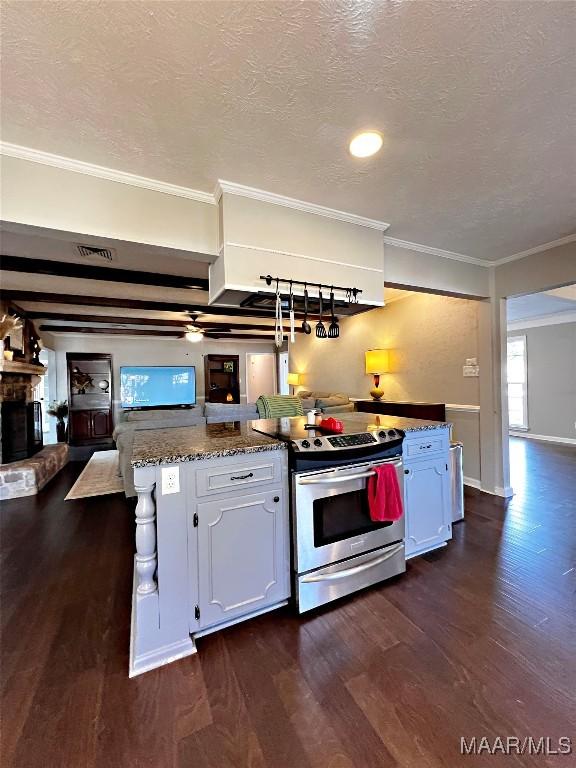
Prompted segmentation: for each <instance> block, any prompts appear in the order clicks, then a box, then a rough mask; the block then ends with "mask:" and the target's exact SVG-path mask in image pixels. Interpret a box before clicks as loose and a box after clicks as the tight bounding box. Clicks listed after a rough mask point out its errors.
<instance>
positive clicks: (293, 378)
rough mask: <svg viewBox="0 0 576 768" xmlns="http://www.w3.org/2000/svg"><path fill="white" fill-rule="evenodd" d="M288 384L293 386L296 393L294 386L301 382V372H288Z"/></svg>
mask: <svg viewBox="0 0 576 768" xmlns="http://www.w3.org/2000/svg"><path fill="white" fill-rule="evenodd" d="M288 384H289V385H290V386H291V387H292V394H295V390H294V387H297V386H298V385H299V384H300V374H299V373H289V374H288Z"/></svg>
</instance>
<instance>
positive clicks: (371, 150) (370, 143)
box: [350, 131, 384, 157]
mask: <svg viewBox="0 0 576 768" xmlns="http://www.w3.org/2000/svg"><path fill="white" fill-rule="evenodd" d="M383 141H384V139H383V138H382V134H381V133H379V132H378V131H363V132H362V133H357V134H356V136H354V138H353V139H352V141H351V142H350V154H351V155H354V157H370V155H375V154H376V152H378V150H379V149H380V148H381V147H382V143H383Z"/></svg>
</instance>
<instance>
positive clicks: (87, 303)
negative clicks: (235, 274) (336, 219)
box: [5, 290, 316, 319]
mask: <svg viewBox="0 0 576 768" xmlns="http://www.w3.org/2000/svg"><path fill="white" fill-rule="evenodd" d="M5 293H6V295H5V298H6V299H9V300H11V301H20V302H22V301H35V302H41V303H45V304H46V303H47V304H71V305H77V306H84V307H116V308H118V309H146V310H152V311H154V310H156V311H158V312H193V313H198V314H203V315H218V316H222V317H259V318H262V319H269V318H274V310H270V311H266V310H261V309H244V308H243V307H225V306H221V307H220V306H215V305H210V306H209V305H207V304H188V303H183V302H182V301H152V300H151V299H124V298H117V297H114V296H85V295H79V294H68V293H46V292H44V291H12V290H9V291H6V292H5ZM295 314H296V317H298V318H301V317H304V315H303V313H300V312H296V313H295ZM315 314H316V313H309V316H310V317H312V316H314V315H315Z"/></svg>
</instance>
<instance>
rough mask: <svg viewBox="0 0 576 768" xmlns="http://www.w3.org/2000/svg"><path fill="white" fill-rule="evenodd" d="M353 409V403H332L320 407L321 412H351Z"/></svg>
mask: <svg viewBox="0 0 576 768" xmlns="http://www.w3.org/2000/svg"><path fill="white" fill-rule="evenodd" d="M353 410H354V403H346V405H333V406H331V407H328V408H322V413H349V412H350V413H351V412H352V411H353Z"/></svg>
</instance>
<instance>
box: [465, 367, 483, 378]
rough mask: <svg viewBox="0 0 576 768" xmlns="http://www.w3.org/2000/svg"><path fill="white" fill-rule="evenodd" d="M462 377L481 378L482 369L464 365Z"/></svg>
mask: <svg viewBox="0 0 576 768" xmlns="http://www.w3.org/2000/svg"><path fill="white" fill-rule="evenodd" d="M462 375H463V376H466V377H468V376H474V377H476V376H479V375H480V368H479V366H477V365H463V366H462Z"/></svg>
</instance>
